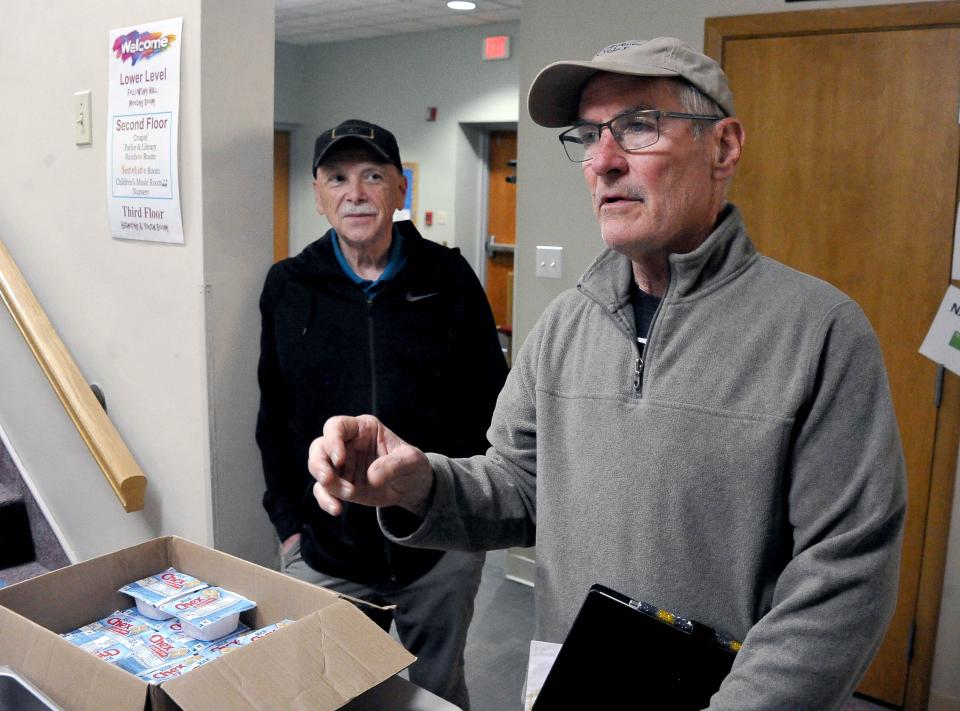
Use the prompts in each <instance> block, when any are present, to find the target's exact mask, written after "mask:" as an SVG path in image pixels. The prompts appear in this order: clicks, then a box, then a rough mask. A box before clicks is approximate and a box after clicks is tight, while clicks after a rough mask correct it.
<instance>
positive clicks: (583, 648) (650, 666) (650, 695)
mask: <svg viewBox="0 0 960 711" xmlns="http://www.w3.org/2000/svg"><path fill="white" fill-rule="evenodd" d="M739 649H740V643H739V642H737V641H735V640H733V639H730V638H728V637H725V636H724V635H722V634H719V633H717V632H715V631H714V630H713V629H711V628H710V627H708V626H706V625H703V624H700V623H698V622H694V621H693V620H687V619H685V618H682V617H678V616H677V615H674V614H672V613H670V612H668V611H666V610H662V609H660V608H658V607H655V606H653V605H650V604H648V603H645V602H639V601H637V600H632V599H630V598H629V597H627V596H626V595H623V594H621V593H619V592H617V591H615V590H611V589H610V588H607V587H604V586H603V585H593V586H592V587H591V588H590V590H589V592H588V593H587V596H586V598H585V599H584V601H583V605H582V606H581V608H580V612H579V613H577V617H576V619H575V620H574V622H573V626H572V627H571V628H570V632H569V633H568V634H567V638H566V639H565V640H564V642H563V645H562V646H561V648H560V652H559V653H558V654H557V658H556V660H555V661H554V663H553V666H552V667H551V669H550V672H549V674H547V678H546V679H545V680H544V682H543V686H542V687H541V689H540V693H539V694H538V695H537V699H536V701H535V702H534V704H533V711H566V710H567V709H671V710H676V711H686V710H687V709H692V710H696V709H703V708H705V707H706V706H708V705H709V702H710V697H711V696H712V695H713V693H714V692H715V691H716V690H717V689H718V688H719V686H720V683H721V682H722V681H723V679H724V677H726V675H727V674H728V673H729V672H730V667H731V666H732V665H733V660H734V657H735V656H736V653H737V650H739Z"/></svg>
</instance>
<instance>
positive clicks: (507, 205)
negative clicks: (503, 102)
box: [485, 131, 517, 333]
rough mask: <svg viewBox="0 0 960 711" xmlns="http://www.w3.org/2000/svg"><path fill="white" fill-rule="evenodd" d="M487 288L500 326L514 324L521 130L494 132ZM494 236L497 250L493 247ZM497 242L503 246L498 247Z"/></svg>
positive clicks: (490, 160)
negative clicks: (518, 156) (514, 264)
mask: <svg viewBox="0 0 960 711" xmlns="http://www.w3.org/2000/svg"><path fill="white" fill-rule="evenodd" d="M487 167H488V175H489V186H488V189H487V240H488V250H487V264H486V274H487V277H486V284H485V287H486V290H487V299H489V300H490V308H491V309H492V310H493V318H494V320H495V321H496V322H497V327H498V328H500V329H502V330H505V331H507V332H508V333H509V332H511V330H512V326H513V248H514V245H515V244H516V241H517V227H516V225H517V183H516V175H517V132H516V131H493V132H492V133H491V134H490V142H489V153H488V159H487ZM491 238H492V243H493V249H492V250H491V249H489V245H490V240H491ZM497 245H500V246H502V247H503V248H501V249H498V248H497Z"/></svg>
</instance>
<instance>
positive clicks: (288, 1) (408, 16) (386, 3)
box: [276, 0, 521, 44]
mask: <svg viewBox="0 0 960 711" xmlns="http://www.w3.org/2000/svg"><path fill="white" fill-rule="evenodd" d="M475 2H476V3H477V7H476V9H475V10H470V11H468V12H463V11H454V10H450V9H448V8H447V3H446V0H276V8H277V25H276V27H277V29H276V34H277V40H278V41H280V42H290V43H293V44H317V43H322V42H344V41H347V40H355V39H365V38H370V37H385V36H388V35H395V34H400V33H404V32H425V31H429V30H443V29H450V28H456V27H471V26H474V25H485V24H489V23H491V22H515V21H518V20H519V19H520V4H521V0H475Z"/></svg>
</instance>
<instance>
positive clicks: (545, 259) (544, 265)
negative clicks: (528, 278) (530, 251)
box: [537, 245, 563, 279]
mask: <svg viewBox="0 0 960 711" xmlns="http://www.w3.org/2000/svg"><path fill="white" fill-rule="evenodd" d="M537 276H538V277H543V278H545V279H559V278H560V277H561V276H563V247H541V246H539V245H538V246H537Z"/></svg>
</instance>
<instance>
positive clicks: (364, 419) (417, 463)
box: [307, 415, 433, 517]
mask: <svg viewBox="0 0 960 711" xmlns="http://www.w3.org/2000/svg"><path fill="white" fill-rule="evenodd" d="M307 466H308V468H309V469H310V473H311V474H313V476H314V478H315V479H316V480H317V483H316V484H314V486H313V495H314V496H315V497H316V499H317V503H319V504H320V508H322V509H323V510H324V511H326V512H327V513H329V514H331V515H333V516H336V515H338V514H339V513H340V512H341V511H342V510H343V504H342V502H344V501H350V502H354V503H358V504H365V505H367V506H400V507H402V508H405V509H407V510H408V511H410V512H411V513H414V514H416V515H418V516H421V517H422V516H424V515H425V514H426V510H427V505H428V503H429V501H430V493H431V491H432V489H433V469H431V467H430V461H429V460H428V459H427V457H426V455H424V453H423V452H421V451H420V450H419V449H417V448H416V447H414V446H412V445H409V444H407V443H406V442H404V441H403V440H402V439H400V438H399V437H397V436H396V435H395V434H394V433H393V432H391V431H390V430H389V429H387V428H386V427H385V426H384V425H383V423H382V422H380V420H378V419H377V418H376V417H374V416H373V415H360V416H359V417H343V416H340V417H331V418H330V419H329V420H327V421H326V423H325V424H324V425H323V436H322V437H319V438H318V439H315V440H314V441H313V443H312V444H311V445H310V458H309V460H308V463H307Z"/></svg>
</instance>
